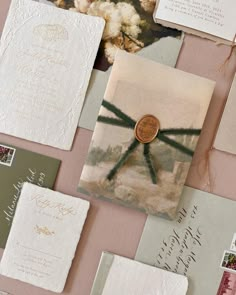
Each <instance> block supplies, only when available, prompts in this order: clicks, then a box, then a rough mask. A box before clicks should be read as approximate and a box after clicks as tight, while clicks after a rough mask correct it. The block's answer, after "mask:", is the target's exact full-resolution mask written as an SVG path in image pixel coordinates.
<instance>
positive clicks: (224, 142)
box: [214, 76, 236, 154]
mask: <svg viewBox="0 0 236 295" xmlns="http://www.w3.org/2000/svg"><path fill="white" fill-rule="evenodd" d="M235 107H236V76H235V78H234V81H233V84H232V87H231V90H230V93H229V97H228V100H227V102H226V106H225V109H224V112H223V115H222V118H221V122H220V125H219V129H218V131H217V134H216V138H215V142H214V148H216V149H217V150H220V151H223V152H227V153H231V154H236V138H235V136H232V135H233V134H234V132H236V117H235V111H234V110H235Z"/></svg>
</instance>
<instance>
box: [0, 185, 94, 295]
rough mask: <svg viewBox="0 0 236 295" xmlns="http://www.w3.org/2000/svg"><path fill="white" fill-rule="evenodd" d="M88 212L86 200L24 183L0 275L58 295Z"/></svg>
mask: <svg viewBox="0 0 236 295" xmlns="http://www.w3.org/2000/svg"><path fill="white" fill-rule="evenodd" d="M88 210H89V202H88V201H85V200H82V199H79V198H74V197H71V196H68V195H64V194H61V193H59V192H55V191H52V190H49V189H46V188H41V187H39V186H36V185H33V184H30V183H25V184H24V186H23V189H22V192H21V196H20V199H19V203H18V206H17V210H16V214H15V217H14V220H13V223H12V229H11V232H10V235H9V239H8V241H7V245H6V249H5V251H4V253H3V256H2V260H1V263H0V273H1V274H2V275H4V276H7V277H10V278H12V279H17V280H20V281H23V282H25V283H29V284H32V285H34V286H37V287H40V288H43V289H47V290H50V291H52V292H57V293H61V292H62V291H63V289H64V286H65V283H66V280H67V276H68V273H69V270H70V268H71V264H72V260H73V258H74V256H75V251H76V248H77V245H78V242H79V240H80V235H81V232H82V229H83V226H84V222H85V219H86V217H87V212H88Z"/></svg>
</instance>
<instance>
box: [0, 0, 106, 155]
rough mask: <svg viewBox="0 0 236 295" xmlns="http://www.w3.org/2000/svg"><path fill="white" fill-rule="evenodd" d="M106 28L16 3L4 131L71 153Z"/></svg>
mask: <svg viewBox="0 0 236 295" xmlns="http://www.w3.org/2000/svg"><path fill="white" fill-rule="evenodd" d="M104 25H105V22H104V20H103V19H102V18H99V17H95V16H88V15H84V14H79V13H74V12H72V11H66V10H63V9H58V8H56V7H53V6H51V5H45V4H42V3H37V2H35V1H29V0H12V3H11V6H10V9H9V13H8V17H7V20H6V23H5V27H4V30H3V33H2V36H1V46H0V103H1V109H0V132H2V133H6V134H9V135H12V136H16V137H20V138H23V139H27V140H30V141H34V142H38V143H41V144H45V145H50V146H53V147H56V148H60V149H64V150H70V149H71V146H72V143H73V139H74V135H75V131H76V128H77V124H78V120H79V116H80V113H81V110H82V106H83V103H84V98H85V94H86V90H87V87H88V83H89V79H90V75H91V72H92V69H93V65H94V61H95V58H96V55H97V50H98V47H99V44H100V41H101V37H102V33H103V29H104Z"/></svg>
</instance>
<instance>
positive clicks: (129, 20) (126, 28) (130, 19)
mask: <svg viewBox="0 0 236 295" xmlns="http://www.w3.org/2000/svg"><path fill="white" fill-rule="evenodd" d="M117 8H118V9H119V12H120V15H121V23H122V31H123V32H125V33H126V34H128V35H129V36H132V37H133V38H137V37H138V34H139V33H141V29H140V27H139V25H140V22H141V19H140V16H139V15H138V13H137V11H136V10H135V8H134V7H133V6H132V5H131V4H128V3H125V2H119V3H117Z"/></svg>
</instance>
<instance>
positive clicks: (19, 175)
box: [0, 143, 60, 248]
mask: <svg viewBox="0 0 236 295" xmlns="http://www.w3.org/2000/svg"><path fill="white" fill-rule="evenodd" d="M59 166H60V160H57V159H54V158H50V157H47V156H44V155H41V154H37V153H34V152H30V151H27V150H24V149H20V148H17V147H14V146H9V145H6V144H2V143H0V187H1V191H0V248H5V245H6V242H7V238H8V235H9V232H10V229H11V224H12V220H13V217H14V214H15V209H16V206H17V202H18V199H19V197H20V193H21V188H22V185H23V183H24V182H30V183H33V184H36V185H39V186H42V187H46V188H53V186H54V183H55V180H56V176H57V172H58V169H59Z"/></svg>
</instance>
